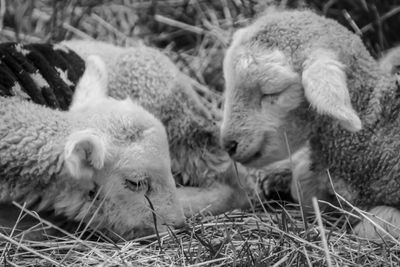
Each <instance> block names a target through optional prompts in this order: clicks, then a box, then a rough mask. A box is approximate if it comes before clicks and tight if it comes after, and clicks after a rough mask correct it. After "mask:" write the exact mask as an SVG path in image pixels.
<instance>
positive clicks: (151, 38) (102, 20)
mask: <svg viewBox="0 0 400 267" xmlns="http://www.w3.org/2000/svg"><path fill="white" fill-rule="evenodd" d="M269 4H277V5H282V6H286V7H288V8H297V7H309V8H312V9H314V10H316V11H317V12H319V13H321V14H323V15H325V16H327V17H330V18H333V19H335V20H337V21H339V22H340V23H341V24H343V25H344V26H345V27H347V28H349V29H350V30H351V31H353V32H355V33H356V34H358V35H360V37H361V38H362V39H363V40H364V42H365V44H366V46H367V48H368V49H369V51H370V52H371V54H372V55H373V56H374V57H380V56H381V55H382V53H383V52H384V51H385V50H386V49H388V48H391V47H393V46H395V45H396V44H397V43H398V42H399V41H400V29H399V27H400V1H399V0H380V1H379V0H376V1H375V0H351V1H350V0H321V1H319V0H287V1H285V0H280V1H279V0H265V1H261V0H258V1H257V0H197V1H196V0H159V1H157V0H142V1H139V0H137V1H135V0H115V1H104V0H103V1H101V0H36V1H34V0H17V1H15V0H0V41H2V42H5V41H20V42H25V43H26V42H58V41H61V40H65V39H72V38H79V39H98V40H103V41H107V42H110V43H114V44H117V45H123V46H134V45H137V44H138V43H144V44H146V45H150V46H155V47H158V48H160V49H161V50H163V51H164V52H165V53H167V54H168V55H169V56H170V57H171V58H172V59H173V60H174V61H175V62H176V63H177V65H178V66H179V67H180V68H181V69H182V71H183V72H185V73H186V74H188V75H190V76H191V77H193V78H195V79H196V80H197V81H198V82H199V83H201V84H203V85H205V86H208V87H209V88H210V89H212V90H214V91H215V92H217V93H221V92H222V90H223V78H222V73H221V63H222V58H223V55H224V50H225V48H226V47H227V45H228V44H229V42H230V38H231V35H232V33H233V32H234V31H235V29H236V28H238V27H240V26H243V25H246V24H247V23H248V22H249V20H250V19H251V18H253V17H254V16H256V14H257V13H258V12H260V11H261V10H262V9H263V7H264V6H266V5H269ZM271 205H272V206H271ZM266 209H267V210H268V211H266ZM316 215H317V216H316V217H312V218H310V219H305V218H303V217H302V216H301V214H300V212H299V209H298V207H296V205H294V204H288V203H269V202H268V203H263V205H262V204H261V203H259V204H258V205H257V207H255V208H254V209H253V210H251V211H248V212H238V211H235V212H232V213H227V214H224V215H221V216H218V217H207V216H203V217H198V218H193V219H192V220H190V222H189V224H190V226H191V227H189V228H188V229H186V230H183V231H179V232H170V233H169V234H166V235H161V237H160V238H156V236H150V237H146V238H142V239H140V240H134V241H129V242H120V243H113V242H111V241H105V240H104V239H103V238H101V235H100V236H97V239H96V238H94V237H91V238H90V239H87V238H78V237H76V236H74V235H67V234H64V236H63V237H49V238H48V240H46V241H42V242H29V241H26V240H24V239H23V237H21V236H18V235H17V236H5V237H3V239H0V247H1V248H2V249H3V252H2V254H1V255H0V264H5V265H9V266H27V265H36V266H44V265H48V266H50V265H66V266H72V265H77V266H86V265H98V264H100V265H105V266H119V265H126V266H171V265H178V266H179V265H183V266H190V265H197V266H202V265H206V266H227V265H230V266H386V265H387V266H398V265H399V262H400V260H399V256H400V253H399V244H400V243H399V242H397V241H395V240H392V241H388V242H383V243H382V242H380V243H372V242H367V241H363V240H359V239H357V238H355V237H353V236H351V235H350V234H348V233H346V231H347V230H348V229H347V228H348V227H349V226H348V225H347V224H346V217H345V216H344V215H342V216H331V215H330V214H326V213H325V214H320V213H318V212H317V214H316ZM353 216H356V217H359V216H363V215H362V213H360V212H358V211H356V210H355V211H354V215H353ZM318 219H321V222H320V223H318ZM44 226H48V224H47V223H45V222H43V221H42V223H41V224H40V225H39V226H38V227H44ZM50 227H54V226H52V225H50ZM95 236H96V235H95Z"/></svg>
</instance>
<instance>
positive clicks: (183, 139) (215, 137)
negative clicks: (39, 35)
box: [63, 41, 263, 216]
mask: <svg viewBox="0 0 400 267" xmlns="http://www.w3.org/2000/svg"><path fill="white" fill-rule="evenodd" d="M63 45H65V46H67V47H68V48H69V49H72V50H74V51H75V52H76V53H77V54H79V55H81V56H82V57H83V58H85V57H87V56H88V55H89V54H97V55H99V56H101V57H102V59H104V61H105V63H106V65H107V67H108V68H109V69H110V82H109V86H108V87H109V95H110V96H112V97H115V98H117V99H122V98H125V97H126V96H127V95H128V96H130V97H131V98H132V99H133V100H135V101H137V102H138V103H139V104H140V105H141V106H143V107H144V108H145V109H146V110H148V111H150V112H151V113H152V114H153V115H154V116H156V117H157V118H158V119H160V120H161V122H163V124H164V125H165V127H166V130H167V134H168V138H169V145H170V152H171V160H172V172H173V174H174V177H175V180H176V181H177V183H178V184H180V185H182V187H180V188H178V196H179V198H180V199H181V202H182V205H183V208H184V211H185V215H186V216H191V215H193V214H195V213H197V212H199V211H207V212H211V213H213V214H219V213H222V212H225V211H228V210H232V209H234V208H244V207H246V206H248V205H249V197H248V195H249V196H250V198H253V199H255V198H256V194H257V193H259V192H258V191H257V190H256V191H257V192H256V191H255V188H258V186H257V184H256V181H257V178H262V177H263V173H262V172H261V171H251V170H247V169H245V168H244V167H243V166H241V165H240V164H238V165H237V170H238V173H236V169H235V166H234V165H233V163H232V161H231V160H230V158H229V155H228V154H227V153H226V152H225V151H224V150H223V149H222V148H221V147H220V145H219V123H220V121H219V120H218V118H221V117H222V112H221V111H220V110H218V109H207V105H206V104H205V103H204V102H202V99H201V98H199V96H198V95H197V93H196V92H195V90H194V89H193V87H192V86H191V82H190V81H189V80H188V78H187V77H186V76H185V75H183V74H182V73H181V72H180V71H179V70H178V69H177V67H176V66H175V65H174V64H173V63H172V62H171V60H169V58H168V57H166V56H165V55H164V54H162V53H161V52H159V51H158V50H156V49H153V48H149V47H145V46H138V47H130V48H122V47H117V46H114V45H111V44H107V43H102V42H94V41H67V42H64V43H63Z"/></svg>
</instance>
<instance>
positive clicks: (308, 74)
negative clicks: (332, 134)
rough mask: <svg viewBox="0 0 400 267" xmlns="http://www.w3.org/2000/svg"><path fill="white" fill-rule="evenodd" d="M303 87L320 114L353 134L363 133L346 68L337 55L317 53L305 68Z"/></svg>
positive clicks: (313, 54)
mask: <svg viewBox="0 0 400 267" xmlns="http://www.w3.org/2000/svg"><path fill="white" fill-rule="evenodd" d="M302 84H303V87H304V91H305V97H306V98H307V100H308V101H309V102H310V104H311V106H312V107H314V108H315V109H316V110H317V112H319V113H321V114H326V115H329V116H331V117H333V118H335V119H337V120H338V121H339V122H340V124H341V125H342V127H343V128H345V129H347V130H349V131H351V132H356V131H359V130H361V120H360V118H359V117H358V115H357V113H356V111H355V110H354V109H353V107H352V106H351V102H350V95H349V91H348V88H347V84H346V73H345V71H344V65H343V64H342V63H340V62H339V60H338V59H337V56H336V54H335V53H334V52H332V51H329V50H317V51H314V52H313V53H312V54H311V55H310V56H309V57H308V59H307V60H306V61H305V62H304V64H303V74H302Z"/></svg>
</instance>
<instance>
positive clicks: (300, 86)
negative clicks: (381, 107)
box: [221, 11, 362, 167]
mask: <svg viewBox="0 0 400 267" xmlns="http://www.w3.org/2000/svg"><path fill="white" fill-rule="evenodd" d="M296 12H297V11H296ZM293 14H294V15H293ZM299 14H301V15H300V16H299ZM274 16H275V18H274ZM296 16H297V18H298V21H291V22H290V23H293V25H296V27H298V28H297V29H296V30H297V31H301V32H302V33H304V34H307V36H308V38H306V39H304V40H299V38H300V37H299V35H300V33H299V34H298V35H297V34H290V33H288V34H287V35H284V36H283V37H281V35H282V33H285V32H288V31H291V30H288V27H287V25H288V24H287V21H290V20H294V19H293V18H294V17H295V18H296ZM310 16H314V17H313V18H312V19H310V20H309V22H310V23H312V24H313V25H312V27H311V28H312V29H315V28H317V29H318V28H320V29H321V31H320V32H317V33H313V34H315V40H313V38H311V37H310V36H313V35H312V34H310V33H309V28H310V25H309V24H307V23H303V21H304V20H306V18H307V17H310ZM265 18H266V19H265ZM265 18H261V19H260V20H259V21H256V22H255V23H254V24H253V25H250V26H248V27H246V28H243V29H241V30H239V31H237V32H236V33H235V35H234V37H233V41H232V44H231V46H230V47H229V49H228V50H227V52H226V55H225V59H224V65H223V68H224V77H225V81H226V89H225V99H224V101H225V102H224V116H223V123H222V126H221V141H222V146H223V147H224V149H225V150H226V151H227V152H228V153H229V154H230V155H231V157H232V158H233V159H234V160H236V161H239V162H240V163H242V164H244V165H248V166H254V167H261V166H265V165H268V164H270V163H272V162H275V161H278V160H282V159H285V158H287V157H288V154H289V150H290V152H291V153H294V152H296V150H297V149H299V148H300V147H302V146H303V145H304V144H305V143H306V141H307V138H308V135H309V131H310V128H311V127H310V125H311V124H313V123H315V121H314V118H315V114H317V113H319V114H324V115H327V116H329V117H331V118H333V119H334V120H336V121H338V122H339V123H340V125H341V126H342V127H343V128H345V129H347V130H349V131H358V130H360V129H361V121H360V119H359V117H358V115H357V113H356V112H355V111H354V109H353V108H352V106H351V101H350V96H349V91H348V89H347V84H346V74H345V71H344V69H345V66H344V65H343V64H342V63H341V62H340V61H339V59H338V56H337V55H338V52H339V51H334V50H331V49H327V48H326V46H328V45H327V44H323V45H321V47H318V42H319V40H320V39H324V40H327V41H326V42H327V43H328V44H329V43H334V42H335V41H334V40H332V37H331V36H330V35H329V34H330V33H328V32H327V31H326V30H324V29H325V28H326V27H325V23H326V22H325V21H324V19H323V18H319V19H317V16H316V15H315V14H314V15H313V14H312V13H311V12H308V13H307V12H304V13H301V12H297V13H294V12H293V13H291V11H286V12H281V13H278V12H277V13H275V14H272V17H271V16H266V17H265ZM277 21H278V22H277ZM280 23H281V24H280ZM319 23H321V24H320V25H318V24H319ZM297 25H299V26H297ZM269 26H270V27H269ZM331 26H332V27H336V28H335V29H334V31H337V32H340V33H344V34H342V35H345V34H346V32H345V31H346V30H345V29H344V28H343V29H341V26H339V25H333V24H332V25H331ZM280 27H281V28H280ZM266 28H267V29H270V30H271V31H274V33H275V35H273V37H270V36H268V31H267V30H266ZM331 30H332V29H331ZM258 34H260V35H262V36H260V37H259V38H258ZM277 36H279V37H277ZM348 39H349V40H350V41H349V45H353V46H354V43H356V42H357V41H358V40H356V39H355V38H354V36H351V34H350V33H348ZM277 42H282V44H279V43H278V44H277ZM299 43H301V45H300V44H299ZM288 44H297V46H296V47H298V50H299V51H296V53H294V52H293V51H292V53H290V52H288V50H289V49H287V50H284V49H283V48H282V47H286V46H287V45H288ZM361 46H362V45H360V47H361ZM304 47H306V48H307V50H304V51H301V49H304ZM280 49H281V50H280ZM336 49H337V48H336ZM293 54H295V55H297V56H298V55H301V60H300V59H298V58H295V59H294V58H292V57H293ZM351 56H354V57H356V56H357V55H351ZM303 57H304V58H303ZM294 61H296V64H297V65H296V66H297V68H295V67H294V66H293V65H292V64H293V63H292V62H294ZM299 68H301V69H300V70H299ZM286 137H287V138H286Z"/></svg>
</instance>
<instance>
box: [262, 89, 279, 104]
mask: <svg viewBox="0 0 400 267" xmlns="http://www.w3.org/2000/svg"><path fill="white" fill-rule="evenodd" d="M280 95H281V92H278V93H272V94H263V96H262V98H261V100H262V102H267V103H270V104H275V102H276V101H277V100H278V98H279V96H280Z"/></svg>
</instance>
